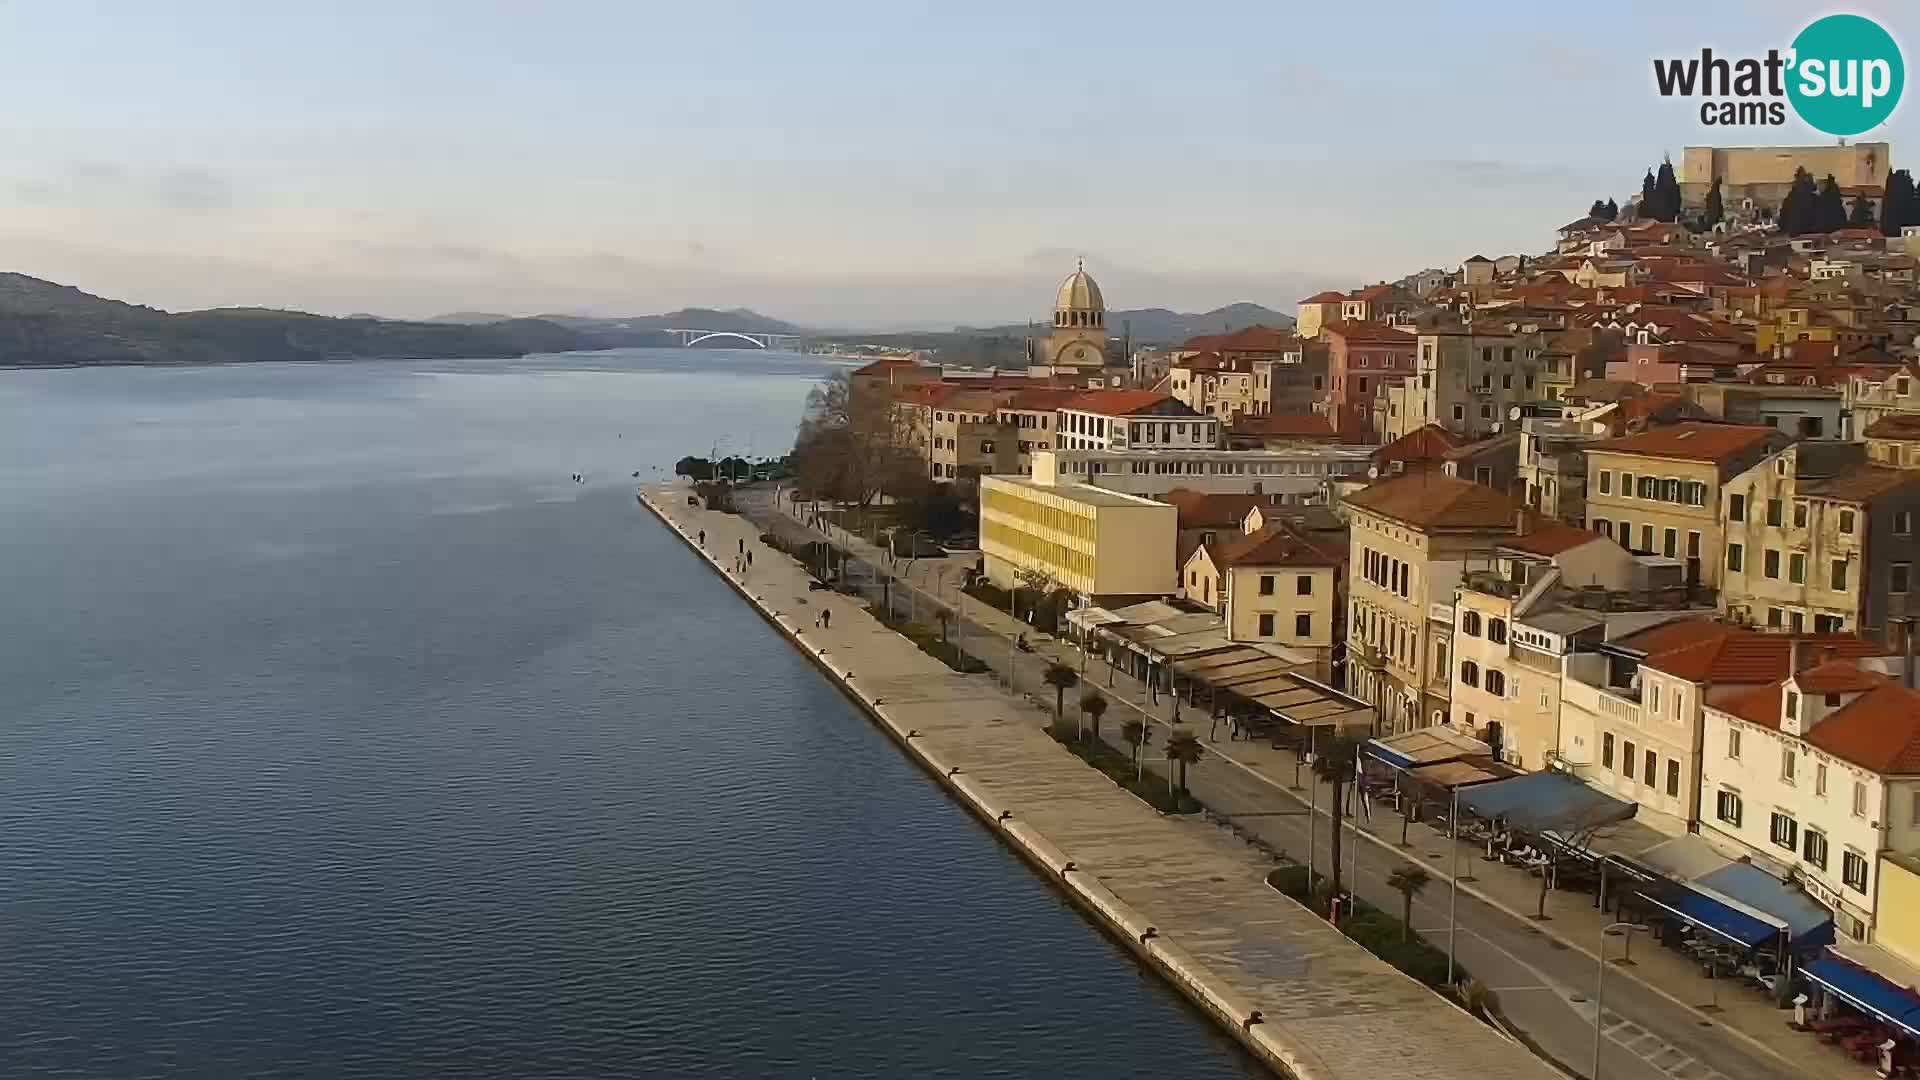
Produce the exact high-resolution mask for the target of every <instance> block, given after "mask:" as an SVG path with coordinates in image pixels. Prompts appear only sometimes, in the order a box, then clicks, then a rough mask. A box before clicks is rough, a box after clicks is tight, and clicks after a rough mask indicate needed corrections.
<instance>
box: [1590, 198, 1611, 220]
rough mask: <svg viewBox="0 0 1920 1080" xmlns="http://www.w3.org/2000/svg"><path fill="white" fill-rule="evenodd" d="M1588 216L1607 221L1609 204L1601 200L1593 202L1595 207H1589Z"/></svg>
mask: <svg viewBox="0 0 1920 1080" xmlns="http://www.w3.org/2000/svg"><path fill="white" fill-rule="evenodd" d="M1587 216H1588V217H1590V218H1594V219H1596V220H1605V219H1606V216H1607V204H1606V203H1604V202H1602V201H1600V200H1599V199H1595V200H1593V205H1592V206H1589V207H1587Z"/></svg>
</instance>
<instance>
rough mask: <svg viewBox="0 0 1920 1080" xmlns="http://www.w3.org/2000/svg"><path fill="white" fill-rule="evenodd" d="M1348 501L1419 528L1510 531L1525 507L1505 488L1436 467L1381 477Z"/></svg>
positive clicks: (1348, 497) (1347, 500) (1350, 496)
mask: <svg viewBox="0 0 1920 1080" xmlns="http://www.w3.org/2000/svg"><path fill="white" fill-rule="evenodd" d="M1346 502H1347V503H1348V504H1349V505H1352V506H1356V507H1359V508H1360V509H1362V510H1365V511H1367V512H1369V513H1373V514H1379V515H1380V516H1382V517H1388V518H1392V519H1394V520H1395V521H1401V522H1405V523H1406V524H1409V525H1413V526H1416V527H1420V528H1428V529H1474V530H1483V531H1494V532H1504V533H1509V534H1511V533H1512V532H1514V525H1515V523H1516V521H1517V520H1518V515H1519V513H1520V509H1521V507H1520V504H1519V503H1516V502H1514V501H1513V499H1512V497H1510V496H1508V495H1507V494H1506V493H1504V492H1500V491H1496V490H1494V489H1493V488H1490V487H1487V486H1486V485H1484V484H1476V483H1473V482H1472V481H1469V480H1462V479H1460V478H1459V477H1455V476H1448V475H1446V474H1445V473H1442V472H1440V471H1438V470H1436V469H1426V470H1422V471H1420V472H1417V473H1409V474H1407V475H1405V476H1397V477H1394V478H1393V479H1391V480H1380V481H1377V482H1375V483H1373V484H1370V485H1368V486H1367V487H1364V488H1361V489H1360V490H1359V491H1356V492H1354V493H1353V494H1351V495H1348V496H1347V497H1346Z"/></svg>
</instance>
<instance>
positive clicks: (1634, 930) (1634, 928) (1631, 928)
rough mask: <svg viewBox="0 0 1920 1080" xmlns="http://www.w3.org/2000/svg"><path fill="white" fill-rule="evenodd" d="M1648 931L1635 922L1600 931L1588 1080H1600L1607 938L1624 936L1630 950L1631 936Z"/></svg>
mask: <svg viewBox="0 0 1920 1080" xmlns="http://www.w3.org/2000/svg"><path fill="white" fill-rule="evenodd" d="M1649 929H1651V928H1650V927H1649V926H1647V924H1646V923H1635V922H1617V923H1608V924H1607V925H1606V926H1604V927H1601V929H1600V960H1599V962H1598V964H1597V965H1596V968H1597V972H1596V974H1595V975H1594V977H1593V1072H1592V1074H1591V1075H1590V1076H1589V1080H1600V1040H1601V1036H1602V1029H1603V1027H1604V1026H1605V1021H1606V1006H1605V1005H1604V1004H1603V999H1602V997H1601V994H1602V992H1603V991H1604V990H1605V989H1606V982H1607V938H1609V937H1621V936H1625V937H1626V938H1627V946H1628V948H1632V946H1633V937H1632V935H1634V934H1644V933H1646V932H1647V931H1648V930H1649Z"/></svg>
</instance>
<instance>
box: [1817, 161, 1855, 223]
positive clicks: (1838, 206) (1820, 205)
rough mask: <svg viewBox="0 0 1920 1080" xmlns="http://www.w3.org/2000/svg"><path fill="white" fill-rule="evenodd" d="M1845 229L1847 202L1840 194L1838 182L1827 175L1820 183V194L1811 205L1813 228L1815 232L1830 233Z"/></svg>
mask: <svg viewBox="0 0 1920 1080" xmlns="http://www.w3.org/2000/svg"><path fill="white" fill-rule="evenodd" d="M1846 227H1847V200H1846V196H1844V195H1842V194H1840V182H1839V181H1837V180H1835V179H1834V178H1833V174H1832V173H1828V174H1827V178H1826V179H1825V180H1822V181H1820V194H1819V195H1818V197H1816V199H1815V201H1814V204H1813V228H1814V231H1815V232H1823V233H1827V232H1832V231H1833V230H1835V229H1844V228H1846Z"/></svg>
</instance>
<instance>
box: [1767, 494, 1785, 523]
mask: <svg viewBox="0 0 1920 1080" xmlns="http://www.w3.org/2000/svg"><path fill="white" fill-rule="evenodd" d="M1782 520H1783V519H1782V517H1781V514H1780V500H1779V499H1768V500H1767V524H1769V525H1772V526H1775V527H1776V528H1777V527H1778V526H1779V525H1780V522H1781V521H1782Z"/></svg>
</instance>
